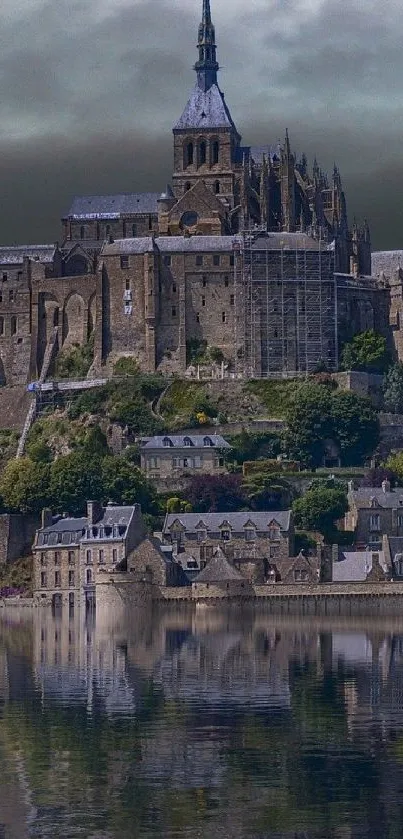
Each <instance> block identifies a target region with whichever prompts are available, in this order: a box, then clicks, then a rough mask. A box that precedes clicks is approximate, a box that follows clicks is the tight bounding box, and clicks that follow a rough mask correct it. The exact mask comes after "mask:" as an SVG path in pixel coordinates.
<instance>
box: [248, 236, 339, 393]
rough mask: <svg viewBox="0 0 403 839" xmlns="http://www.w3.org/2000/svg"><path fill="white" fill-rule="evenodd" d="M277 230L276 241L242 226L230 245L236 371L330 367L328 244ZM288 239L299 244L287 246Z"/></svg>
mask: <svg viewBox="0 0 403 839" xmlns="http://www.w3.org/2000/svg"><path fill="white" fill-rule="evenodd" d="M277 235H278V238H279V244H278V246H277V247H273V240H272V239H270V236H268V235H267V233H265V232H263V231H258V230H254V231H252V232H245V233H243V234H242V235H241V236H240V237H239V238H238V239H237V242H236V244H235V245H234V304H235V313H234V314H235V318H234V331H235V334H234V343H235V375H236V376H237V377H239V378H241V377H242V378H243V377H245V378H288V377H293V376H306V375H308V374H309V373H312V372H315V371H317V370H320V369H326V370H336V369H337V359H338V339H337V284H336V278H335V273H334V252H333V251H332V250H331V249H330V248H329V246H328V243H327V242H326V243H324V242H323V241H320V240H317V241H315V242H314V240H313V239H311V238H308V237H305V236H303V235H300V236H298V235H296V234H294V236H293V237H291V236H290V234H277ZM295 241H297V242H298V243H299V245H300V246H299V247H295V246H292V244H293V243H294V242H295ZM301 245H302V246H301Z"/></svg>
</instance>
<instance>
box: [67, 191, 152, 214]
mask: <svg viewBox="0 0 403 839" xmlns="http://www.w3.org/2000/svg"><path fill="white" fill-rule="evenodd" d="M159 197H160V193H159V192H130V193H127V194H119V195H83V196H81V195H80V196H76V197H75V198H74V199H73V203H72V205H71V207H70V209H69V212H68V213H67V216H65V218H68V219H72V220H77V221H80V220H82V221H91V220H92V219H118V218H120V217H121V216H125V215H136V213H139V214H143V213H146V214H147V213H148V214H151V215H152V214H156V213H157V212H158V199H159Z"/></svg>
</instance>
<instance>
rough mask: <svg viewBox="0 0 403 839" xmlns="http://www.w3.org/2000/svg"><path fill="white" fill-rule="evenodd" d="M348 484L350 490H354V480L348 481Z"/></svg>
mask: <svg viewBox="0 0 403 839" xmlns="http://www.w3.org/2000/svg"><path fill="white" fill-rule="evenodd" d="M347 486H348V491H349V492H354V481H348V484H347Z"/></svg>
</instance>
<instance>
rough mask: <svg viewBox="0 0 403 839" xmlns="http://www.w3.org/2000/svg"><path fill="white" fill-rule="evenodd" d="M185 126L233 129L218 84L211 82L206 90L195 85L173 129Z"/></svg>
mask: <svg viewBox="0 0 403 839" xmlns="http://www.w3.org/2000/svg"><path fill="white" fill-rule="evenodd" d="M185 128H234V129H235V125H234V122H233V120H232V117H231V114H230V112H229V110H228V108H227V105H226V102H225V99H224V94H223V93H222V91H221V90H220V88H219V87H218V85H216V84H213V85H212V86H211V87H210V88H209V90H206V91H204V90H202V89H201V88H200V87H199V85H198V84H196V85H195V87H194V88H193V90H192V93H191V94H190V98H189V100H188V102H187V104H186V107H185V110H184V111H183V114H182V116H181V118H180V119H179V120H178V122H177V123H176V125H174V130H175V129H178V130H179V129H185ZM235 130H236V129H235Z"/></svg>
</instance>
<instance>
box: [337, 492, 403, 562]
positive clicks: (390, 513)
mask: <svg viewBox="0 0 403 839" xmlns="http://www.w3.org/2000/svg"><path fill="white" fill-rule="evenodd" d="M348 503H349V509H348V512H347V513H346V516H345V530H353V531H354V532H355V540H354V541H355V545H356V547H357V548H358V547H359V548H363V549H364V548H366V547H368V549H370V550H375V551H380V550H381V549H382V537H383V535H384V534H386V535H388V536H403V487H396V488H395V489H391V485H390V483H389V481H383V482H382V486H381V487H359V488H358V489H355V488H354V484H353V482H352V481H350V482H349V487H348Z"/></svg>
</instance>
